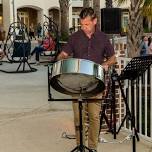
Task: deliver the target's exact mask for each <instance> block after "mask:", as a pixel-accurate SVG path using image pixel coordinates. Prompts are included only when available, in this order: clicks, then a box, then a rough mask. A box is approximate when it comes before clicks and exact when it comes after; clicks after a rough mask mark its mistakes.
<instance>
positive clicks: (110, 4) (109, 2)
mask: <svg viewBox="0 0 152 152" xmlns="http://www.w3.org/2000/svg"><path fill="white" fill-rule="evenodd" d="M112 7H113V5H112V0H106V8H112Z"/></svg>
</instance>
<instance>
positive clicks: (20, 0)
mask: <svg viewBox="0 0 152 152" xmlns="http://www.w3.org/2000/svg"><path fill="white" fill-rule="evenodd" d="M69 3H70V7H69V28H70V27H76V28H77V27H79V13H80V10H81V9H82V7H83V0H71V1H70V2H69ZM100 3H101V4H100V6H101V8H104V7H105V0H101V1H100ZM90 5H91V6H92V4H91V3H90ZM114 5H116V4H114ZM121 7H122V8H125V10H126V9H127V8H128V7H129V4H127V3H126V4H125V5H124V6H121ZM44 15H46V16H49V17H51V18H52V19H53V21H54V22H55V23H56V24H57V25H58V26H59V29H60V18H61V17H60V15H61V14H60V7H59V2H58V0H51V1H50V0H43V1H42V0H36V1H35V0H33V1H31V0H1V1H0V24H1V25H3V26H4V30H5V31H8V28H9V25H10V24H11V23H12V22H15V21H17V20H18V17H19V18H20V20H21V21H22V22H23V23H25V24H26V26H27V28H29V26H30V25H31V24H33V25H34V26H35V27H36V25H37V24H38V23H39V22H40V23H43V22H44V21H45V20H46V18H45V16H44ZM128 18H129V15H128V13H127V11H125V12H123V13H122V26H123V28H124V27H125V26H126V25H127V23H128Z"/></svg>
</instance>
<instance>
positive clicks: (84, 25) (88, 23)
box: [80, 16, 97, 34]
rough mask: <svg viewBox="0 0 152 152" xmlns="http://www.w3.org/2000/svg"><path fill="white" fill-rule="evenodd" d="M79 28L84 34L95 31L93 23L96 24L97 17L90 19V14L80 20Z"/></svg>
mask: <svg viewBox="0 0 152 152" xmlns="http://www.w3.org/2000/svg"><path fill="white" fill-rule="evenodd" d="M80 24H81V29H82V30H83V31H84V32H85V33H86V34H92V33H93V32H94V31H95V25H96V24H97V19H96V18H95V19H91V17H90V16H88V17H86V18H84V19H81V20H80Z"/></svg>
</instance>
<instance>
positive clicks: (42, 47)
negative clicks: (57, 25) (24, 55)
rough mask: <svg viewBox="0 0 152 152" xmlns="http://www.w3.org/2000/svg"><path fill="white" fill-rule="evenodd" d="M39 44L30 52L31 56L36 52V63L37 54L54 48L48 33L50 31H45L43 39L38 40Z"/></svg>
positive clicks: (37, 61) (37, 62)
mask: <svg viewBox="0 0 152 152" xmlns="http://www.w3.org/2000/svg"><path fill="white" fill-rule="evenodd" d="M38 43H39V45H38V46H36V47H35V48H34V50H33V51H32V52H31V56H32V55H33V54H34V53H35V54H36V64H39V55H40V53H42V52H43V51H53V50H54V49H55V42H54V40H53V38H52V36H51V34H50V32H47V33H46V37H45V39H44V40H43V41H38Z"/></svg>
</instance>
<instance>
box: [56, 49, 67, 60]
mask: <svg viewBox="0 0 152 152" xmlns="http://www.w3.org/2000/svg"><path fill="white" fill-rule="evenodd" d="M68 56H69V55H68V54H67V53H66V52H64V51H61V53H60V54H59V55H58V56H57V60H61V59H66V58H68Z"/></svg>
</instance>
